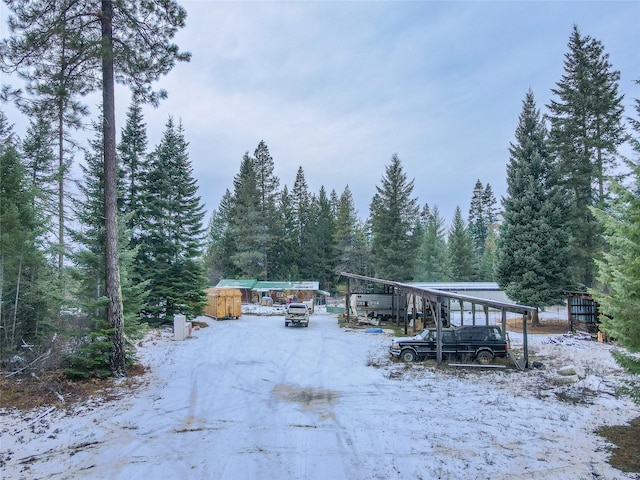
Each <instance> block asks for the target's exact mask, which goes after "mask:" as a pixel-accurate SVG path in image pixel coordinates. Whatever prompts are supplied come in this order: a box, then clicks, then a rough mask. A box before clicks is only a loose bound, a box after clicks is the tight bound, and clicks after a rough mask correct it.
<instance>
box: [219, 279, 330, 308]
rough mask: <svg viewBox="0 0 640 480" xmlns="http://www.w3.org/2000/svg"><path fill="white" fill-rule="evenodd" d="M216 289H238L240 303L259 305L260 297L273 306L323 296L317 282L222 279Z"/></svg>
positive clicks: (313, 299)
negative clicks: (267, 298) (240, 296)
mask: <svg viewBox="0 0 640 480" xmlns="http://www.w3.org/2000/svg"><path fill="white" fill-rule="evenodd" d="M216 288H238V289H240V290H241V291H242V301H243V302H246V303H259V302H260V299H261V298H262V297H271V298H272V299H273V303H274V304H283V305H284V304H286V303H287V302H291V301H296V302H303V301H309V300H311V301H314V303H315V298H316V294H317V293H320V294H325V293H326V292H322V291H321V290H320V283H319V282H311V281H304V282H272V281H258V280H235V279H222V280H220V281H219V282H218V284H217V285H216Z"/></svg>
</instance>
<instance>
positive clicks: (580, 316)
mask: <svg viewBox="0 0 640 480" xmlns="http://www.w3.org/2000/svg"><path fill="white" fill-rule="evenodd" d="M566 294H567V310H568V316H569V329H570V330H571V331H573V330H575V329H584V330H587V331H588V332H589V333H593V334H595V333H597V332H598V330H599V327H598V325H599V324H600V309H599V305H598V302H596V301H595V300H594V298H593V297H592V296H591V295H589V294H588V293H586V292H566Z"/></svg>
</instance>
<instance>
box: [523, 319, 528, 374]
mask: <svg viewBox="0 0 640 480" xmlns="http://www.w3.org/2000/svg"><path fill="white" fill-rule="evenodd" d="M528 317H529V314H528V313H525V314H524V315H522V347H523V348H522V350H523V351H524V365H523V366H522V368H529V341H528V339H527V320H528Z"/></svg>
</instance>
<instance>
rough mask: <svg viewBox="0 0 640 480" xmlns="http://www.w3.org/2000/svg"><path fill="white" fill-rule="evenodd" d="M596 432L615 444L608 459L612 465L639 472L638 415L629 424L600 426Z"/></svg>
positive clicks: (639, 418) (619, 468) (624, 470)
mask: <svg viewBox="0 0 640 480" xmlns="http://www.w3.org/2000/svg"><path fill="white" fill-rule="evenodd" d="M596 433H598V435H601V436H603V437H604V438H606V439H607V440H608V441H610V442H611V443H613V444H614V445H615V446H614V447H613V448H612V449H611V458H610V459H609V463H610V464H611V465H612V466H614V467H615V468H617V469H618V470H622V471H623V472H634V473H640V417H638V418H636V419H635V420H632V421H631V422H629V425H616V426H612V427H602V428H600V429H599V430H597V432H596Z"/></svg>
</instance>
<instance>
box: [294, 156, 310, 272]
mask: <svg viewBox="0 0 640 480" xmlns="http://www.w3.org/2000/svg"><path fill="white" fill-rule="evenodd" d="M291 206H292V207H293V216H294V220H295V233H296V236H297V249H296V251H295V253H297V255H296V257H295V258H294V259H293V261H294V264H295V265H296V267H297V269H298V271H299V272H300V274H301V275H305V273H306V272H307V271H308V267H307V263H306V260H305V259H306V256H305V250H306V248H307V245H308V243H309V237H310V232H309V228H310V225H311V213H312V212H311V206H312V195H311V194H310V193H309V187H308V186H307V181H306V179H305V177H304V170H303V169H302V167H298V171H297V173H296V179H295V182H294V183H293V188H292V190H291Z"/></svg>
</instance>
